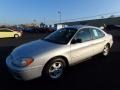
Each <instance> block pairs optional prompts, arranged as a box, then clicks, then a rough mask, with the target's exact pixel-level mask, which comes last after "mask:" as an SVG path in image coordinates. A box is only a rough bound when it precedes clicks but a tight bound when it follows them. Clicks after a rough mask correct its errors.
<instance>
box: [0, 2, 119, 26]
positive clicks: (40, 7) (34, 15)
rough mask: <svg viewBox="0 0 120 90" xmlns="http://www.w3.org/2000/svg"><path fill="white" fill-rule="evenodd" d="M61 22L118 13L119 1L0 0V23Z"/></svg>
mask: <svg viewBox="0 0 120 90" xmlns="http://www.w3.org/2000/svg"><path fill="white" fill-rule="evenodd" d="M58 11H61V15H62V20H68V21H69V20H71V19H75V18H80V17H88V16H95V15H99V14H105V13H111V12H120V0H0V23H7V24H19V23H31V22H32V21H33V20H36V21H38V22H44V21H45V22H46V23H47V24H53V23H57V22H59V15H58V13H57V12H58Z"/></svg>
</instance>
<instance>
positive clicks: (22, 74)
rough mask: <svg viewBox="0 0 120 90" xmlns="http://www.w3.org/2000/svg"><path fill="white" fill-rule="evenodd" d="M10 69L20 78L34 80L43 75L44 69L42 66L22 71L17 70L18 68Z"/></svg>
mask: <svg viewBox="0 0 120 90" xmlns="http://www.w3.org/2000/svg"><path fill="white" fill-rule="evenodd" d="M8 69H9V71H10V72H11V74H12V75H13V76H14V77H15V78H16V79H18V80H25V81H26V80H32V79H35V78H38V77H41V75H42V69H40V68H33V69H31V70H25V71H24V70H21V71H17V70H13V69H10V68H8Z"/></svg>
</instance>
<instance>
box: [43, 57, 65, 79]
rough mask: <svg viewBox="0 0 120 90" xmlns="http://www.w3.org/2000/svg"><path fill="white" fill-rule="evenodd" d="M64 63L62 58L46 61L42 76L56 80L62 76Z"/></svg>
mask: <svg viewBox="0 0 120 90" xmlns="http://www.w3.org/2000/svg"><path fill="white" fill-rule="evenodd" d="M65 67H66V63H65V61H64V60H63V59H62V58H57V59H53V60H51V61H50V62H48V63H47V64H46V65H45V67H44V70H43V76H44V77H45V78H47V79H49V80H57V79H59V78H61V77H62V76H63V73H64V70H65Z"/></svg>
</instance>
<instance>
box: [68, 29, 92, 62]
mask: <svg viewBox="0 0 120 90" xmlns="http://www.w3.org/2000/svg"><path fill="white" fill-rule="evenodd" d="M77 39H79V40H81V42H77V43H72V42H73V41H74V40H77ZM72 42H71V48H70V49H71V63H72V64H74V63H77V62H80V61H83V60H84V59H86V58H88V57H91V56H92V55H93V46H92V45H91V44H92V36H91V33H90V31H89V28H83V29H81V30H80V31H79V32H77V34H76V35H75V37H74V38H73V40H72Z"/></svg>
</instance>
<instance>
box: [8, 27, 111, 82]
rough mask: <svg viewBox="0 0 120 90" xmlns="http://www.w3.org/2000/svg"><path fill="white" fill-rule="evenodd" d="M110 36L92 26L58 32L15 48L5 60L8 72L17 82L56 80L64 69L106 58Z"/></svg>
mask: <svg viewBox="0 0 120 90" xmlns="http://www.w3.org/2000/svg"><path fill="white" fill-rule="evenodd" d="M112 44H113V39H112V35H110V34H107V33H105V32H104V31H103V30H101V29H99V28H96V27H92V26H75V27H67V28H62V29H60V30H57V31H55V32H54V33H52V34H50V35H49V36H47V37H46V38H44V39H42V40H37V41H33V42H30V43H27V44H24V45H22V46H19V47H17V48H16V49H14V50H13V52H12V53H11V54H10V55H9V56H8V57H7V59H6V65H7V67H8V69H9V71H10V72H11V73H12V74H13V75H14V76H15V77H16V78H17V79H20V80H31V79H35V78H38V77H40V76H44V77H45V78H48V79H52V80H56V79H59V78H60V77H62V75H63V73H64V70H65V68H66V67H67V66H71V65H75V64H78V63H80V62H83V61H84V60H88V58H90V57H92V56H95V55H97V54H100V53H102V55H103V56H107V55H108V54H109V51H110V48H111V47H112Z"/></svg>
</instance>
